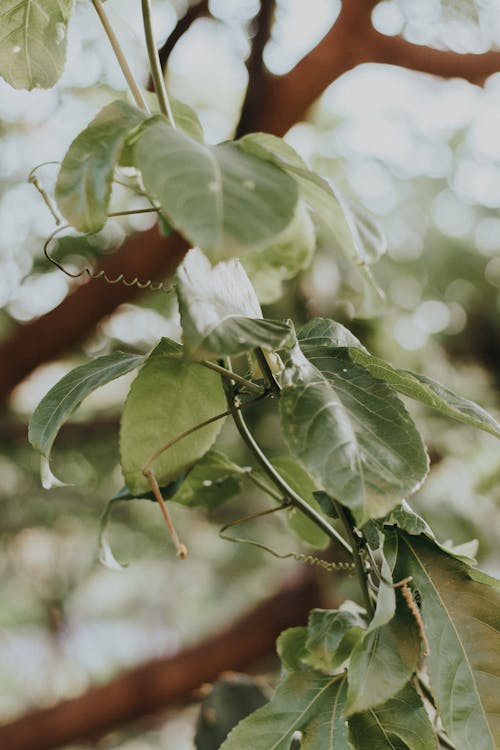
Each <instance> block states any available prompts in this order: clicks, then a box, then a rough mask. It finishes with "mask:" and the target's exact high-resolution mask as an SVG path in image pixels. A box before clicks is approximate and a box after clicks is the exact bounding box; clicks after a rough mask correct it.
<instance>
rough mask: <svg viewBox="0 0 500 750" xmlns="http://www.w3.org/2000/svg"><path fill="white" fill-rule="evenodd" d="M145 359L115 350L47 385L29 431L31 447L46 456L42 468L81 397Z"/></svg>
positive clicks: (132, 368) (137, 365)
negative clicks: (61, 429)
mask: <svg viewBox="0 0 500 750" xmlns="http://www.w3.org/2000/svg"><path fill="white" fill-rule="evenodd" d="M144 359H145V358H144V357H143V356H140V355H137V354H127V353H126V352H114V353H113V354H108V355H106V356H104V357H99V358H98V359H94V360H93V361H92V362H87V363H86V364H84V365H80V367H75V369H74V370H71V372H69V373H68V374H67V375H65V376H64V377H63V378H62V379H61V380H60V381H59V382H58V383H56V385H55V386H54V387H53V388H51V389H50V391H49V392H48V393H47V394H46V395H45V396H44V397H43V399H42V400H41V401H40V403H39V404H38V406H37V407H36V409H35V411H34V413H33V416H32V417H31V420H30V425H29V432H28V436H29V440H30V443H31V445H32V446H33V448H35V449H36V450H38V451H40V453H41V454H42V456H44V457H45V459H46V460H47V462H46V469H45V471H47V470H49V471H50V469H49V464H48V462H49V459H50V451H51V449H52V445H53V443H54V440H55V439H56V436H57V433H58V432H59V430H60V428H61V426H62V425H63V424H64V422H65V421H66V420H67V419H68V417H70V416H71V414H73V412H74V411H75V410H76V409H77V408H78V406H80V404H81V403H82V401H83V399H84V398H86V397H87V396H88V395H89V394H90V393H92V391H95V390H96V388H99V387H100V386H101V385H105V384H106V383H110V382H111V381H112V380H116V378H119V377H121V376H122V375H126V374H127V373H128V372H131V371H132V370H135V369H136V368H137V367H139V366H140V365H141V364H142V363H143V362H144ZM51 476H52V477H53V475H51ZM47 479H48V475H46V480H47ZM44 486H45V485H44Z"/></svg>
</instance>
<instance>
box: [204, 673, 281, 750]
mask: <svg viewBox="0 0 500 750" xmlns="http://www.w3.org/2000/svg"><path fill="white" fill-rule="evenodd" d="M267 702H268V695H267V693H266V691H265V690H264V689H263V687H262V684H261V683H259V682H258V681H257V680H256V679H254V678H251V677H247V675H240V674H232V675H230V676H229V677H225V678H223V679H221V680H219V682H216V684H215V685H214V686H213V687H212V689H211V691H210V693H209V694H208V696H207V697H206V698H204V700H203V702H202V704H201V708H200V713H199V716H198V721H197V723H196V735H195V746H196V750H217V749H218V748H219V747H220V746H221V744H222V743H223V742H224V740H225V739H226V737H227V735H228V734H229V732H230V731H231V729H232V728H233V727H234V726H236V724H237V723H238V722H239V721H241V719H244V718H245V716H248V714H251V713H252V712H253V711H256V710H257V709H258V708H260V707H261V706H263V705H264V704H265V703H267Z"/></svg>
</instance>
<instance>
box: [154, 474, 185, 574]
mask: <svg viewBox="0 0 500 750" xmlns="http://www.w3.org/2000/svg"><path fill="white" fill-rule="evenodd" d="M145 476H146V477H147V478H148V481H149V484H150V485H151V489H152V490H153V494H154V496H155V499H156V501H157V502H158V504H159V506H160V508H161V512H162V514H163V518H164V519H165V521H166V523H167V527H168V530H169V532H170V536H171V537H172V541H173V543H174V546H175V549H176V551H177V557H180V558H181V560H185V559H186V557H187V556H188V551H187V547H186V545H185V544H182V542H181V541H180V539H179V537H178V535H177V531H176V530H175V526H174V524H173V523H172V519H171V518H170V513H169V512H168V509H167V505H166V503H165V500H164V499H163V495H162V494H161V490H160V488H159V486H158V482H157V481H156V477H155V475H154V473H153V472H152V471H151V469H149V470H148V471H146V472H145Z"/></svg>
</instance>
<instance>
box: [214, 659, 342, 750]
mask: <svg viewBox="0 0 500 750" xmlns="http://www.w3.org/2000/svg"><path fill="white" fill-rule="evenodd" d="M344 684H345V680H344V679H342V678H339V677H329V676H327V675H322V674H319V673H318V672H312V671H307V672H292V673H291V674H289V675H287V676H286V677H285V679H284V680H283V681H282V682H281V683H280V685H279V686H278V688H277V690H276V693H275V695H274V697H273V699H272V700H271V702H270V703H269V704H267V705H266V706H263V707H262V708H259V710H258V711H256V712H255V713H254V714H251V715H250V716H248V717H247V718H246V719H243V721H241V722H240V723H239V724H238V725H237V726H236V727H235V728H234V729H233V731H232V732H231V733H230V734H229V737H228V738H227V740H226V741H225V742H224V743H223V744H222V746H221V750H243V748H251V749H252V750H289V747H290V742H291V739H292V737H293V735H294V733H295V732H296V731H302V732H304V739H303V741H302V745H301V747H302V750H303V748H304V742H306V743H307V744H306V745H305V747H306V748H307V750H324V748H325V745H324V738H325V734H326V735H327V736H328V734H330V735H331V734H332V733H335V734H336V735H338V736H339V741H338V744H337V745H335V750H337V747H338V750H348V748H349V746H348V745H347V738H346V741H345V742H343V737H342V735H343V733H345V734H346V731H345V721H344V719H343V718H342V715H341V700H340V699H339V692H340V691H341V690H342V688H343V686H344ZM309 731H310V737H309V738H308V732H309ZM306 738H307V739H306ZM336 740H337V737H335V741H336Z"/></svg>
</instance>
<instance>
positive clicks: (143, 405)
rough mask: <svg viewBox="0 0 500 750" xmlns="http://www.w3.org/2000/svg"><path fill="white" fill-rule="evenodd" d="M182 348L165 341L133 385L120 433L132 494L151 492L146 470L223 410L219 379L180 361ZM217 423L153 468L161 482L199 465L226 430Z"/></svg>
mask: <svg viewBox="0 0 500 750" xmlns="http://www.w3.org/2000/svg"><path fill="white" fill-rule="evenodd" d="M181 355H182V347H180V346H179V345H178V344H175V342H171V341H169V340H168V339H163V340H162V341H161V342H160V344H158V346H157V347H156V349H154V350H153V352H152V353H151V354H150V356H149V358H148V360H147V361H146V364H145V365H144V367H143V368H142V369H141V370H140V372H139V374H138V376H137V377H136V379H135V380H134V382H133V383H132V387H131V389H130V392H129V395H128V398H127V401H126V403H125V408H124V410H123V414H122V419H121V428H120V455H121V464H122V469H123V475H124V477H125V482H126V484H127V486H128V487H129V488H130V490H131V492H132V493H134V494H137V493H141V492H144V491H149V489H150V487H149V483H148V480H147V478H146V477H145V476H144V475H143V467H144V465H145V464H146V462H148V461H149V460H150V459H151V458H152V456H153V455H154V454H155V453H156V452H157V451H159V450H161V449H162V448H163V446H165V445H167V444H168V443H170V442H171V441H172V440H175V439H176V438H177V437H179V435H181V434H182V433H184V432H185V431H187V430H190V429H191V428H193V427H196V425H198V424H200V423H201V422H204V421H205V420H207V419H211V418H212V417H214V416H216V415H217V414H218V413H221V412H223V411H224V410H225V406H226V402H225V398H224V392H223V390H222V386H221V383H220V377H219V376H218V375H217V374H216V373H214V372H212V371H211V370H208V369H206V368H205V367H202V366H201V365H199V364H197V363H190V362H187V361H185V360H183V359H182V357H181ZM222 422H223V420H218V421H215V422H213V423H212V424H209V425H208V426H205V427H203V428H201V429H200V430H197V431H195V432H193V433H192V434H190V435H189V436H188V437H186V438H184V439H182V440H180V441H179V442H178V443H176V444H175V445H173V446H172V447H171V448H169V449H167V450H165V451H163V452H162V453H161V455H159V456H158V457H157V458H156V459H155V461H153V462H152V464H151V467H150V468H151V469H152V470H153V471H154V474H155V477H156V480H157V482H158V483H159V484H160V485H162V484H168V483H169V482H171V481H172V480H174V479H176V478H177V477H178V476H179V475H180V474H182V473H183V472H184V471H186V470H187V469H189V468H190V467H191V466H192V465H193V464H195V463H196V461H198V460H199V459H200V458H201V457H202V456H203V455H204V454H205V453H206V452H207V450H208V449H209V448H210V446H211V445H212V443H213V442H214V441H215V439H216V437H217V435H218V434H219V431H220V429H221V427H222Z"/></svg>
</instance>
